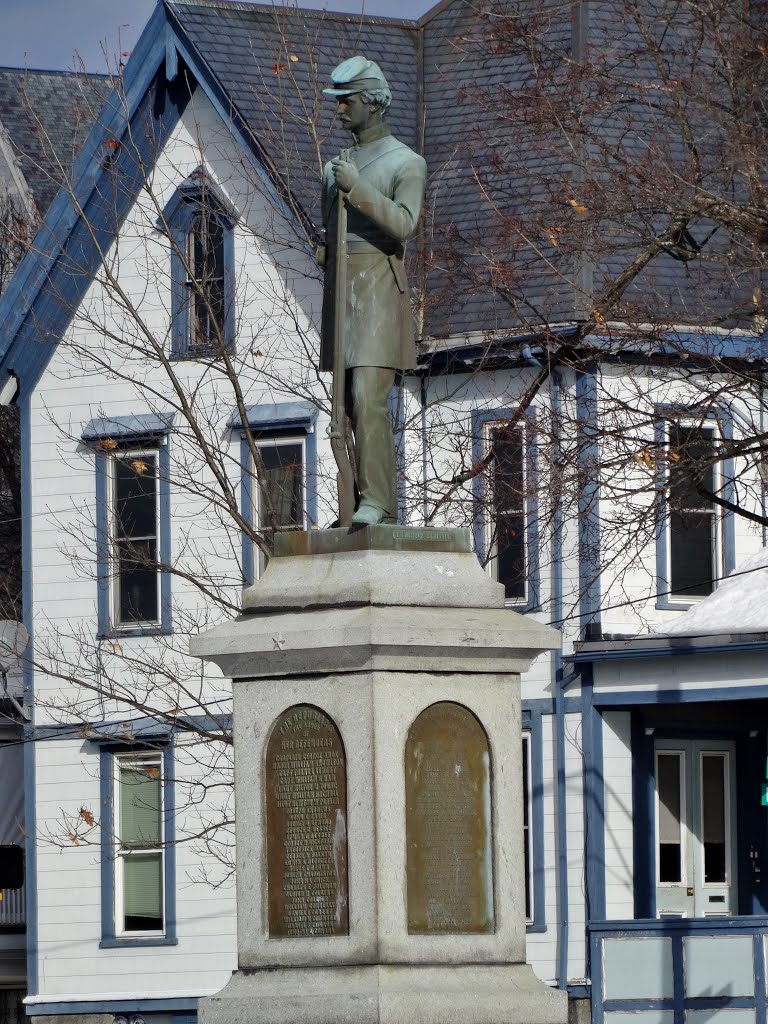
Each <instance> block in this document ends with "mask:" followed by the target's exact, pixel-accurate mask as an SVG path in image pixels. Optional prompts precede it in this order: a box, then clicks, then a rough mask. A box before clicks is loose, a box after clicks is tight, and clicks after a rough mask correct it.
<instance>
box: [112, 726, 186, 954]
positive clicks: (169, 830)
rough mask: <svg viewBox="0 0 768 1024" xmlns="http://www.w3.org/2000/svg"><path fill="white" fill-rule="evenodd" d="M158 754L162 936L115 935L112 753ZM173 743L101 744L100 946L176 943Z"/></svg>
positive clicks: (173, 944) (116, 946) (113, 763)
mask: <svg viewBox="0 0 768 1024" xmlns="http://www.w3.org/2000/svg"><path fill="white" fill-rule="evenodd" d="M142 752H151V753H160V754H161V756H162V759H163V851H164V856H163V866H164V877H163V888H164V897H165V907H164V924H165V931H164V934H163V935H142V936H137V937H135V938H134V937H132V936H127V935H118V934H117V929H116V927H115V843H114V836H115V807H114V779H115V771H114V768H115V756H116V755H119V754H128V755H129V754H131V753H142ZM175 767H176V765H175V758H174V751H173V745H172V744H170V743H169V744H167V745H166V746H164V747H163V748H162V749H160V750H158V748H157V746H154V745H153V746H151V747H149V746H145V745H140V746H135V745H130V744H125V743H121V744H115V743H110V744H104V745H103V746H101V748H100V751H99V778H100V787H99V788H100V797H101V819H100V824H101V941H100V942H99V948H100V949H122V948H124V947H128V948H135V947H137V946H176V945H178V938H177V935H176V846H175V841H176V786H175V782H176V775H175Z"/></svg>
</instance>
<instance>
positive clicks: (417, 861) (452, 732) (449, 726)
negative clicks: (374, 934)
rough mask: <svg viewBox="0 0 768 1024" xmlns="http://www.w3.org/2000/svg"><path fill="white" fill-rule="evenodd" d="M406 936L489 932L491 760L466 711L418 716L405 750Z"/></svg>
mask: <svg viewBox="0 0 768 1024" xmlns="http://www.w3.org/2000/svg"><path fill="white" fill-rule="evenodd" d="M405 797H406V809H405V829H406V845H407V884H408V931H409V932H418V933H425V934H449V933H454V934H455V933H462V932H492V931H493V930H494V912H493V868H492V856H491V838H492V837H491V828H492V817H491V758H490V750H489V747H488V737H487V736H486V733H485V730H484V729H483V727H482V725H481V724H480V722H479V721H478V720H477V718H475V716H474V715H473V714H472V712H471V711H468V710H467V708H465V707H463V706H462V705H461V704H454V703H452V702H449V701H444V702H441V703H439V704H433V705H432V706H431V707H429V708H426V710H424V711H422V713H421V714H420V715H419V717H418V718H417V719H416V721H415V722H414V723H413V725H412V726H411V728H410V730H409V733H408V739H407V741H406V745H405Z"/></svg>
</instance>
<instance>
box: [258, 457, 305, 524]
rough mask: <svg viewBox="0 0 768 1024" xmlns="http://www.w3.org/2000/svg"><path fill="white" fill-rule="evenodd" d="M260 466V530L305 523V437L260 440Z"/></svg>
mask: <svg viewBox="0 0 768 1024" xmlns="http://www.w3.org/2000/svg"><path fill="white" fill-rule="evenodd" d="M256 448H257V449H258V453H259V456H260V458H261V463H262V465H261V468H259V467H257V468H256V480H257V483H258V486H257V488H256V504H257V508H258V516H257V522H258V524H259V529H261V530H264V531H265V532H268V531H275V530H286V529H301V528H302V527H303V526H304V462H305V459H304V438H296V439H289V440H280V441H278V440H272V441H259V442H257V444H256Z"/></svg>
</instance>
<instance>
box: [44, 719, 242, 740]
mask: <svg viewBox="0 0 768 1024" xmlns="http://www.w3.org/2000/svg"><path fill="white" fill-rule="evenodd" d="M231 729H232V715H231V714H230V713H229V712H224V713H222V714H221V715H185V714H180V715H175V716H172V717H168V718H166V719H162V720H161V719H157V718H151V717H142V718H128V719H124V720H123V721H121V722H89V723H87V724H85V723H75V724H72V725H66V724H60V725H45V726H41V727H39V728H38V729H35V732H34V738H35V740H71V739H75V738H77V739H84V740H87V741H88V742H89V743H97V744H110V745H114V744H117V745H121V746H130V745H131V744H133V743H143V742H147V743H151V742H156V743H167V742H168V741H169V740H170V739H171V737H173V736H175V735H176V734H178V733H182V732H207V733H211V734H212V735H219V734H221V733H228V732H230V731H231Z"/></svg>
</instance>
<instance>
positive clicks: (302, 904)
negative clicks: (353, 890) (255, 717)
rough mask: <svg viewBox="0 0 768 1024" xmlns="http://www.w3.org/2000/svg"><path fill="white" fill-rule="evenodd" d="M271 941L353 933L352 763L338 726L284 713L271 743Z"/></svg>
mask: <svg viewBox="0 0 768 1024" xmlns="http://www.w3.org/2000/svg"><path fill="white" fill-rule="evenodd" d="M266 780H267V888H268V917H269V921H268V923H269V935H270V937H274V936H291V937H293V936H295V937H302V936H317V935H347V934H348V932H349V908H348V888H347V764H346V757H345V755H344V744H343V743H342V740H341V736H340V735H339V731H338V729H337V728H336V726H335V724H334V722H333V720H332V719H331V718H329V717H328V715H326V714H325V712H323V711H320V710H319V708H315V707H312V706H311V705H309V704H300V705H297V706H296V707H292V708H289V709H288V710H287V711H285V712H283V714H282V715H280V717H279V718H278V719H277V721H276V722H275V724H274V725H273V727H272V733H271V735H270V738H269V743H268V745H267V761H266Z"/></svg>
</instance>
